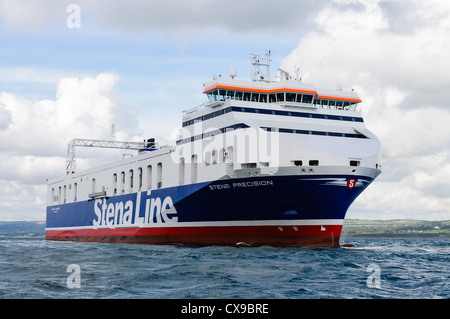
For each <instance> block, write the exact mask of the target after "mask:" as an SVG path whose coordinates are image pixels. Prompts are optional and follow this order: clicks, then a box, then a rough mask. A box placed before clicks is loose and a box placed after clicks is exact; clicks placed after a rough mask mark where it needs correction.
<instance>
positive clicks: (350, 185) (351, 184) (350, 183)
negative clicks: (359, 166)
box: [347, 178, 356, 189]
mask: <svg viewBox="0 0 450 319" xmlns="http://www.w3.org/2000/svg"><path fill="white" fill-rule="evenodd" d="M355 185H356V179H354V178H350V179H348V180H347V186H348V188H350V189H352V188H353V187H355Z"/></svg>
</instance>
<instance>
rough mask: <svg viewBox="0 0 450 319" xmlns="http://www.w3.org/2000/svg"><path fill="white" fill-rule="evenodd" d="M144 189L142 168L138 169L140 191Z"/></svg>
mask: <svg viewBox="0 0 450 319" xmlns="http://www.w3.org/2000/svg"><path fill="white" fill-rule="evenodd" d="M141 188H142V167H139V168H138V189H139V190H141Z"/></svg>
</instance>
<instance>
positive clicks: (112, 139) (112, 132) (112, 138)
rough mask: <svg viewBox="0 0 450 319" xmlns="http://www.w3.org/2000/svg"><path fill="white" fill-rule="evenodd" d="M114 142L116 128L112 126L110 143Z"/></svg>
mask: <svg viewBox="0 0 450 319" xmlns="http://www.w3.org/2000/svg"><path fill="white" fill-rule="evenodd" d="M115 140H116V128H115V127H114V124H113V125H112V127H111V141H115Z"/></svg>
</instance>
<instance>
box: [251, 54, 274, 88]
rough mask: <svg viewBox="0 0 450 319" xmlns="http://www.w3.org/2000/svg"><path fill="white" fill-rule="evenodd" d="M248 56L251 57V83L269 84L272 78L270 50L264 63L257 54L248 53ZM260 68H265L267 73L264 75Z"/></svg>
mask: <svg viewBox="0 0 450 319" xmlns="http://www.w3.org/2000/svg"><path fill="white" fill-rule="evenodd" d="M250 55H252V56H253V62H252V64H253V81H264V82H271V81H272V78H271V75H270V61H271V60H270V50H269V52H267V53H266V61H262V60H261V59H260V58H259V55H257V54H254V53H250ZM260 66H265V67H267V71H266V73H265V74H264V72H262V71H261V69H260V68H259V67H260Z"/></svg>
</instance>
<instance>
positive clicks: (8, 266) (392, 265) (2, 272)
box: [0, 237, 450, 299]
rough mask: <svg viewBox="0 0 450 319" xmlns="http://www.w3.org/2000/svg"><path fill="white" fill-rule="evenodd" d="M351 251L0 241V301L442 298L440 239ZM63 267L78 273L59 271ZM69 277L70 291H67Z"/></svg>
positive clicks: (444, 248) (445, 280) (445, 275)
mask: <svg viewBox="0 0 450 319" xmlns="http://www.w3.org/2000/svg"><path fill="white" fill-rule="evenodd" d="M352 244H355V247H348V248H274V247H219V246H209V247H188V246H154V245H131V244H105V243H74V242H51V241H45V240H44V239H42V238H8V237H3V238H0V298H176V299H184V298H250V299H255V298H276V299H281V298H282V299H291V298H362V299H366V298H450V285H449V273H450V271H449V270H450V269H449V262H448V260H449V254H450V241H449V240H448V239H390V238H389V239H383V238H377V239H352ZM69 265H78V266H79V270H80V272H79V273H73V272H67V270H68V266H69ZM374 269H378V273H377V271H375V270H374ZM70 276H72V277H71V278H69V277H70ZM75 276H78V279H79V280H80V281H79V288H76V287H73V288H71V287H69V286H70V282H69V283H68V278H69V281H70V280H71V279H74V278H75ZM377 284H378V285H377Z"/></svg>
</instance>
